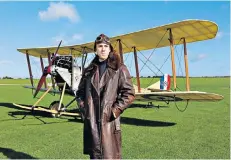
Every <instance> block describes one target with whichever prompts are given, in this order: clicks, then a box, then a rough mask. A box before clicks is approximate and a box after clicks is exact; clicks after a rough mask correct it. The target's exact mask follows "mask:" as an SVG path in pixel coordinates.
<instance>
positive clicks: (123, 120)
mask: <svg viewBox="0 0 231 160" xmlns="http://www.w3.org/2000/svg"><path fill="white" fill-rule="evenodd" d="M1 106H4V107H8V108H14V109H19V110H21V111H12V112H8V115H9V116H11V117H13V118H14V119H8V120H23V119H25V118H26V117H27V116H34V117H35V118H36V119H38V120H39V121H41V122H42V123H43V124H52V123H61V122H50V123H47V122H45V121H43V120H42V119H41V118H39V117H37V116H40V117H46V118H53V117H51V114H50V113H48V112H43V111H34V112H32V111H28V110H26V109H22V108H19V107H16V106H14V105H13V104H12V103H0V107H1ZM25 106H26V105H25ZM140 106H142V104H135V105H134V104H132V105H131V106H130V107H129V108H136V107H140ZM164 107H167V106H164ZM147 108H148V107H147ZM22 110H23V111H22ZM17 116H23V117H21V118H19V117H17ZM59 118H61V119H67V120H68V122H78V123H83V122H82V120H81V119H79V118H75V119H74V118H73V117H71V118H70V119H69V117H66V116H61V117H59ZM8 120H1V121H8ZM62 123H63V122H62ZM121 123H123V124H129V125H136V126H151V127H168V126H173V125H175V124H176V123H173V122H162V121H151V120H145V119H137V118H130V117H121ZM33 125H35V124H33ZM38 125H41V124H38Z"/></svg>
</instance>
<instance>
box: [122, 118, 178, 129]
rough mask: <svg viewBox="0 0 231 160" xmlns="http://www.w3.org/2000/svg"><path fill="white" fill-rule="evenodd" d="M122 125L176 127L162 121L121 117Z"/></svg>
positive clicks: (171, 123)
mask: <svg viewBox="0 0 231 160" xmlns="http://www.w3.org/2000/svg"><path fill="white" fill-rule="evenodd" d="M121 123H122V124H129V125H136V126H147V127H169V126H174V125H176V123H174V122H162V121H151V120H145V119H137V118H129V117H121Z"/></svg>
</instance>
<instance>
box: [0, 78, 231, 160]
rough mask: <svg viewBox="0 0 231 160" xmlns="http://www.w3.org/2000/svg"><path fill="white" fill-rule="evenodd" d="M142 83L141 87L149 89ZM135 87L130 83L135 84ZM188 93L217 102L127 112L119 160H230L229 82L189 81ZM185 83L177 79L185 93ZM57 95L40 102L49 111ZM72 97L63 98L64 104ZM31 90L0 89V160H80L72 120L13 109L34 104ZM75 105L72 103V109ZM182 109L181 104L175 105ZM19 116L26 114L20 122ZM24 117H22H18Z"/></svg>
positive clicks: (78, 132) (78, 134) (78, 129)
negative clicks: (213, 95) (217, 96)
mask: <svg viewBox="0 0 231 160" xmlns="http://www.w3.org/2000/svg"><path fill="white" fill-rule="evenodd" d="M148 80H150V79H147V78H143V79H141V84H142V87H146V86H148V84H149V82H148ZM134 82H135V81H134ZM29 83H30V82H29V80H28V79H27V80H0V84H29ZM190 83H191V90H200V91H206V92H213V93H217V94H221V95H223V96H224V99H223V100H222V101H220V102H203V103H202V102H190V103H189V106H188V107H187V109H186V111H185V112H180V111H178V109H177V108H176V107H175V104H174V103H170V105H167V104H165V103H161V102H158V103H155V104H159V105H161V106H163V107H160V108H159V109H157V108H148V109H145V108H137V107H134V108H133V107H131V108H129V109H127V110H126V111H125V112H124V113H123V114H122V118H121V119H122V150H123V158H124V159H130V158H133V159H160V158H161V159H169V158H171V159H229V158H230V78H192V79H191V81H190ZM184 84H185V81H184V80H183V79H179V80H178V86H179V88H181V89H182V90H184ZM58 98H59V96H58V95H56V96H52V95H48V96H47V97H45V99H44V101H42V102H41V103H40V105H43V106H49V104H50V103H51V102H52V101H53V100H58ZM71 99H72V97H65V99H64V103H67V102H68V101H69V100H71ZM35 101H36V99H33V98H32V94H31V90H29V89H24V88H23V87H22V86H21V85H8V86H4V85H0V128H1V129H0V159H13V158H23V159H31V158H33V159H53V158H54V159H58V158H59V159H77V158H78V159H84V158H88V156H86V155H83V154H82V150H83V140H82V127H83V125H82V123H81V121H80V120H78V119H77V120H76V119H74V118H73V117H62V118H51V117H50V116H49V114H46V113H44V112H36V113H35V114H34V115H32V114H31V113H30V112H29V111H26V110H21V109H19V108H17V107H14V106H13V105H12V103H13V102H15V103H21V104H33V103H34V102H35ZM74 105H75V104H73V106H72V107H75V106H74ZM177 105H178V107H179V108H180V109H184V107H185V105H186V103H185V102H180V103H178V104H177ZM24 115H27V116H26V117H24ZM23 117H24V118H23Z"/></svg>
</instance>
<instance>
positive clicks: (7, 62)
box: [0, 60, 14, 65]
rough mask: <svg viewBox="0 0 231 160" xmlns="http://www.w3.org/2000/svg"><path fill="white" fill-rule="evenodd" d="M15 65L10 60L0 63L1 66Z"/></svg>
mask: <svg viewBox="0 0 231 160" xmlns="http://www.w3.org/2000/svg"><path fill="white" fill-rule="evenodd" d="M11 64H14V63H13V61H9V60H1V61H0V65H11Z"/></svg>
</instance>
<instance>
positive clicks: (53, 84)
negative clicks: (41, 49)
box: [47, 50, 55, 90]
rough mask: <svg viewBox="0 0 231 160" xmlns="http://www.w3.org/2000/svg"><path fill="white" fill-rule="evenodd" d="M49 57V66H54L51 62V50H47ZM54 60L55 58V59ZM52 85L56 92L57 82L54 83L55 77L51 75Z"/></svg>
mask: <svg viewBox="0 0 231 160" xmlns="http://www.w3.org/2000/svg"><path fill="white" fill-rule="evenodd" d="M47 55H48V57H47V58H48V63H49V66H51V65H52V62H51V54H50V52H49V50H47ZM53 58H54V57H53ZM51 83H52V87H53V89H54V90H55V81H54V77H53V76H52V75H51Z"/></svg>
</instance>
